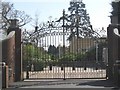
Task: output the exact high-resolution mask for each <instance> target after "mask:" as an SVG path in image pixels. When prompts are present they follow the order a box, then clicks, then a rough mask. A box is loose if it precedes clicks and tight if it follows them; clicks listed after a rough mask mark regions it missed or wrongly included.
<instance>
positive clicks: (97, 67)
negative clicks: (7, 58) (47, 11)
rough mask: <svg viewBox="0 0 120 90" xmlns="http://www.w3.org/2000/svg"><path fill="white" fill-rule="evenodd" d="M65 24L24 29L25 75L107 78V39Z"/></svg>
mask: <svg viewBox="0 0 120 90" xmlns="http://www.w3.org/2000/svg"><path fill="white" fill-rule="evenodd" d="M53 24H55V25H53ZM62 24H63V25H62V26H61V23H54V22H52V21H50V22H48V23H47V24H43V25H42V26H41V28H40V29H37V27H36V28H35V31H33V32H32V31H31V32H27V31H24V32H23V45H22V48H23V70H24V78H26V77H29V78H63V79H65V78H106V65H107V59H106V55H105V54H103V53H104V52H105V51H106V38H99V37H97V34H96V33H95V32H94V33H93V32H92V35H90V34H91V33H90V32H86V33H87V34H86V35H87V36H86V35H85V34H84V35H83V34H81V35H80V36H78V35H76V34H75V33H74V32H71V28H69V27H70V26H69V25H67V24H66V25H65V24H64V22H63V23H62ZM78 29H79V28H78ZM84 33H85V32H84ZM88 34H89V35H88ZM26 72H27V73H26ZM28 75H29V76H28Z"/></svg>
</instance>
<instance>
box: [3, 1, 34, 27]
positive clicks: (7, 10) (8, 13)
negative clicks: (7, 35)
mask: <svg viewBox="0 0 120 90" xmlns="http://www.w3.org/2000/svg"><path fill="white" fill-rule="evenodd" d="M10 19H17V20H19V22H18V26H19V27H22V26H24V25H26V24H27V23H29V22H30V21H31V19H32V18H31V17H30V16H29V15H27V14H26V13H25V12H24V11H19V10H16V9H15V8H14V5H13V4H12V3H9V2H2V20H3V26H2V28H3V29H7V28H8V26H9V24H10Z"/></svg>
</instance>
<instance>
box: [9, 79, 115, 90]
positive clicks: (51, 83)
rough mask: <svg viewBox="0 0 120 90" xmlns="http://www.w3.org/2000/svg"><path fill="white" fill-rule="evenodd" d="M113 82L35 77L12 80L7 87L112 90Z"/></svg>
mask: <svg viewBox="0 0 120 90" xmlns="http://www.w3.org/2000/svg"><path fill="white" fill-rule="evenodd" d="M114 87H115V86H114V84H113V82H111V81H109V80H105V79H92V80H91V79H66V80H62V79H46V80H45V79H36V80H32V79H31V80H24V81H21V82H14V83H11V84H10V85H9V88H96V89H97V88H101V89H103V88H107V89H109V90H113V88H114Z"/></svg>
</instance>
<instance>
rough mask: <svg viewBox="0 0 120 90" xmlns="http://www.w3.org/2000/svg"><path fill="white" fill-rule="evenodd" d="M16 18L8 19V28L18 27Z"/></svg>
mask: <svg viewBox="0 0 120 90" xmlns="http://www.w3.org/2000/svg"><path fill="white" fill-rule="evenodd" d="M18 21H19V20H18V19H9V22H10V26H9V27H10V28H16V27H18Z"/></svg>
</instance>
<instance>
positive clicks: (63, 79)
mask: <svg viewBox="0 0 120 90" xmlns="http://www.w3.org/2000/svg"><path fill="white" fill-rule="evenodd" d="M64 26H65V10H63V57H65V30H64ZM63 65H64V66H63V70H64V78H63V80H65V60H64V64H63Z"/></svg>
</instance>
